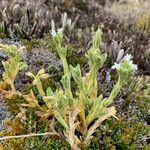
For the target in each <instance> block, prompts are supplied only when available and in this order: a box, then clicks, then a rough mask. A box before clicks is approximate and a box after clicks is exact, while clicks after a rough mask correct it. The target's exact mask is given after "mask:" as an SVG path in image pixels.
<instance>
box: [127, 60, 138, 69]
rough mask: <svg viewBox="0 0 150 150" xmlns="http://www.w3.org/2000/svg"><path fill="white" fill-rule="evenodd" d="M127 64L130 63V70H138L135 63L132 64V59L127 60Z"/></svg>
mask: <svg viewBox="0 0 150 150" xmlns="http://www.w3.org/2000/svg"><path fill="white" fill-rule="evenodd" d="M129 65H130V67H131V68H132V70H134V71H136V70H138V67H137V65H135V64H133V61H132V60H130V61H129Z"/></svg>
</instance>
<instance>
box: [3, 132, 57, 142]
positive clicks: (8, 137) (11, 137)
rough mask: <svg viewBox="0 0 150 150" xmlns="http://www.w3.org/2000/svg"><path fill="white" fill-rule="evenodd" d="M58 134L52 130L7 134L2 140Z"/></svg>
mask: <svg viewBox="0 0 150 150" xmlns="http://www.w3.org/2000/svg"><path fill="white" fill-rule="evenodd" d="M47 135H49V136H57V134H56V133H52V132H46V133H39V134H35V133H32V134H27V135H16V136H5V137H1V138H0V141H2V140H8V139H18V138H29V137H35V136H47Z"/></svg>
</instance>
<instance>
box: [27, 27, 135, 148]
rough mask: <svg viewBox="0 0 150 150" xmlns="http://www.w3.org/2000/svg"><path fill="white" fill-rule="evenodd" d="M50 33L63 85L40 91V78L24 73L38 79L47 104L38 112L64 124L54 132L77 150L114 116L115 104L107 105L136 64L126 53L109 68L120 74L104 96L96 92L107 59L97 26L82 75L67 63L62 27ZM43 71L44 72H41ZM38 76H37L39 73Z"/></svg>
mask: <svg viewBox="0 0 150 150" xmlns="http://www.w3.org/2000/svg"><path fill="white" fill-rule="evenodd" d="M52 36H53V40H54V42H55V45H56V50H57V52H58V55H59V57H60V59H61V61H62V64H63V70H64V75H63V76H62V79H61V83H62V86H63V88H60V89H57V90H56V91H52V89H51V88H50V87H48V88H47V91H46V93H45V92H44V91H43V90H40V89H43V88H42V85H41V82H40V77H38V79H36V78H37V77H35V76H33V75H32V74H31V73H27V75H29V76H31V77H33V78H34V80H35V79H36V80H39V83H40V85H37V88H38V89H39V93H40V95H41V96H42V98H43V101H44V102H45V104H46V106H47V109H46V110H42V111H45V113H43V112H41V116H42V115H43V116H53V118H54V120H55V119H56V120H55V121H58V122H59V123H60V124H61V125H62V127H63V131H55V132H59V134H57V135H61V138H63V139H64V140H67V141H68V143H69V144H70V146H71V148H72V149H75V150H76V149H80V148H84V147H86V145H88V144H90V142H91V140H92V138H93V136H92V135H93V133H94V132H96V129H97V128H98V127H99V126H100V125H101V123H102V122H103V121H104V120H105V119H107V118H109V117H111V116H115V114H116V110H115V107H114V106H112V107H108V106H109V105H110V104H111V103H112V102H113V99H114V98H115V97H116V96H117V94H118V93H119V91H120V89H121V88H122V86H124V85H125V83H127V82H128V80H129V79H130V78H131V77H132V75H133V74H134V72H135V71H136V70H137V66H136V65H134V64H133V62H132V60H131V55H128V54H127V55H126V56H125V57H124V58H123V59H122V61H121V62H120V63H119V64H117V63H115V65H114V66H113V67H112V68H116V70H117V72H118V75H119V77H118V80H117V83H116V85H115V86H114V88H113V89H112V92H111V94H110V96H109V97H106V98H104V97H103V94H101V95H98V94H97V91H98V87H97V84H98V83H97V74H98V70H99V69H100V68H101V67H102V66H103V64H104V62H105V61H106V59H107V55H106V54H102V52H101V50H100V49H99V45H100V42H101V36H102V31H101V29H98V30H97V32H96V33H95V35H94V36H93V41H92V46H91V48H90V49H89V50H88V51H87V54H86V57H87V59H88V64H89V72H88V73H86V74H85V75H83V74H82V72H81V68H80V65H79V64H78V65H77V66H76V67H73V66H71V65H70V66H69V65H68V63H67V60H66V55H67V50H68V48H67V46H63V29H58V31H56V30H54V28H52ZM40 72H41V71H40ZM43 73H45V72H44V71H43ZM37 76H39V73H38V74H37ZM45 77H47V75H46V74H45V75H44V78H45ZM71 78H73V79H74V81H75V83H76V84H77V89H76V92H75V93H73V92H72V90H71ZM34 82H35V81H33V83H34ZM36 82H37V81H36ZM34 84H35V83H34ZM38 86H39V87H38ZM35 107H39V104H37V105H35ZM39 114H40V113H39ZM54 120H53V121H54ZM54 129H55V127H54V128H53V130H54ZM60 132H61V133H60ZM77 132H78V134H77ZM62 135H63V136H62Z"/></svg>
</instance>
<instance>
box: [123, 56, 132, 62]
mask: <svg viewBox="0 0 150 150" xmlns="http://www.w3.org/2000/svg"><path fill="white" fill-rule="evenodd" d="M131 59H132V55H131V54H126V55H125V56H124V57H123V59H122V61H130V60H131Z"/></svg>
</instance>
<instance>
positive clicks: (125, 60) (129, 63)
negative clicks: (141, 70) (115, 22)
mask: <svg viewBox="0 0 150 150" xmlns="http://www.w3.org/2000/svg"><path fill="white" fill-rule="evenodd" d="M131 59H132V55H131V54H127V55H126V56H125V57H124V58H123V59H122V60H121V62H120V63H119V64H117V63H114V65H113V66H112V69H117V70H120V69H123V70H128V69H131V70H132V71H133V72H135V71H136V70H137V69H138V67H137V65H135V64H133V61H132V60H131ZM124 63H127V64H126V65H124Z"/></svg>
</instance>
